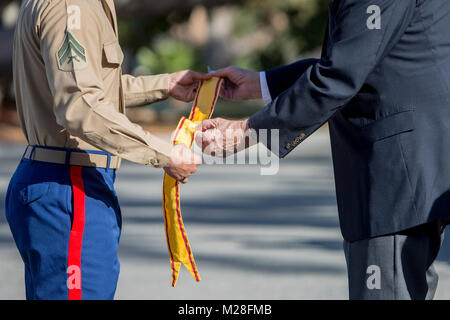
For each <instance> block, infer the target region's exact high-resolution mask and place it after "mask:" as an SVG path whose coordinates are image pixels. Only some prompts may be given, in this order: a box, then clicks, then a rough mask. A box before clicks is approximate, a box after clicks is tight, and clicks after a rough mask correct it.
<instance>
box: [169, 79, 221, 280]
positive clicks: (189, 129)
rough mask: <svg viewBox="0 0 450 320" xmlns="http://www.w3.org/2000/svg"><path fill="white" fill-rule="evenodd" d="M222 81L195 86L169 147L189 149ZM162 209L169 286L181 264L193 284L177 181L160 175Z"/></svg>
mask: <svg viewBox="0 0 450 320" xmlns="http://www.w3.org/2000/svg"><path fill="white" fill-rule="evenodd" d="M221 85H222V80H221V79H219V78H212V79H210V80H207V81H202V82H201V83H200V85H199V89H198V92H197V95H196V97H195V100H194V105H193V106H192V110H191V113H190V115H189V118H188V119H187V118H185V117H183V118H182V119H181V120H180V123H179V124H178V126H177V130H176V131H175V135H174V137H173V140H172V144H174V145H176V144H179V143H184V144H185V145H186V146H188V147H192V144H193V141H194V131H195V127H196V125H197V124H198V123H199V122H200V121H203V120H206V119H209V118H210V117H211V115H212V113H213V111H214V107H215V105H216V103H217V99H218V98H219V91H220V87H221ZM163 209H164V222H165V232H166V239H167V247H168V249H169V255H170V264H171V269H172V287H175V285H176V283H177V280H178V275H179V272H180V266H181V264H184V265H185V266H186V268H187V269H188V270H189V272H190V273H191V274H192V276H193V277H194V278H195V280H196V281H200V275H199V274H198V270H197V267H196V265H195V260H194V256H193V255H192V251H191V246H190V245H189V241H188V238H187V235H186V230H185V228H184V224H183V218H182V216H181V208H180V186H179V182H178V181H177V180H175V179H173V178H172V177H170V176H169V175H167V174H165V175H164V183H163Z"/></svg>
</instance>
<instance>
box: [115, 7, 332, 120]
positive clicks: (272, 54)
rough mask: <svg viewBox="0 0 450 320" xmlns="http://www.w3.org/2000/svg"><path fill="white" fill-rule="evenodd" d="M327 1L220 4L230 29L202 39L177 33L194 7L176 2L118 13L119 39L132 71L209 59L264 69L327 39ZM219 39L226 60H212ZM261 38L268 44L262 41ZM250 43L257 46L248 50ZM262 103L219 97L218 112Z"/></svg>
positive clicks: (196, 65) (233, 112) (199, 64)
mask: <svg viewBox="0 0 450 320" xmlns="http://www.w3.org/2000/svg"><path fill="white" fill-rule="evenodd" d="M180 1H182V0H180ZM329 2H330V1H329V0H247V1H244V2H243V4H241V5H228V6H226V7H221V8H222V9H223V8H225V9H226V10H228V12H229V13H230V14H231V15H232V19H231V20H227V21H228V23H230V22H229V21H231V24H232V25H231V26H224V28H225V29H227V30H228V29H229V30H231V31H230V32H229V34H227V35H226V36H225V37H224V38H222V39H217V38H214V37H212V39H210V40H209V42H207V43H204V44H199V43H195V42H193V41H191V39H189V37H185V38H183V37H180V36H177V35H176V33H174V29H175V28H176V27H177V26H178V27H179V26H181V29H182V30H187V29H189V28H188V24H189V21H191V20H192V19H191V20H190V17H191V13H190V12H178V11H177V10H176V8H174V9H173V10H172V11H171V12H170V13H169V14H167V15H164V16H159V17H154V16H152V17H151V18H149V17H147V16H145V15H142V16H139V17H133V18H127V19H123V18H122V19H120V20H119V34H120V41H121V45H122V46H123V47H126V48H127V52H128V53H129V54H131V56H132V57H133V58H132V59H131V67H132V70H130V71H133V70H134V71H138V73H140V74H158V73H167V72H175V71H178V70H182V69H193V70H198V71H206V64H207V61H210V64H211V66H212V67H215V68H217V67H222V66H224V64H234V65H238V66H240V67H244V68H249V69H253V70H265V69H268V68H273V67H276V66H279V65H283V64H287V63H290V62H293V61H295V60H297V59H300V58H304V57H306V56H308V55H311V54H312V53H317V51H316V50H318V49H319V48H320V46H321V43H322V40H323V35H324V31H325V27H326V20H327V14H328V4H329ZM216 9H220V8H210V9H208V10H207V18H208V21H209V23H210V24H213V19H214V17H215V14H214V13H215V10H216ZM225 29H224V30H225ZM258 36H259V38H258ZM261 37H262V38H261ZM210 38H211V35H210ZM220 41H221V42H222V43H221V45H222V47H223V48H225V49H226V50H223V51H226V55H228V56H226V57H225V60H224V61H226V62H224V61H213V62H211V56H213V57H214V55H211V47H212V46H217V43H218V42H220ZM239 41H240V42H239ZM259 42H261V43H262V42H263V43H264V44H263V45H260V46H258V43H259ZM236 43H237V45H236ZM233 44H234V45H233ZM247 44H248V47H250V46H251V45H253V47H254V48H252V49H251V50H248V48H247ZM260 105H261V103H260V102H257V103H255V102H253V103H252V102H250V103H245V104H229V103H225V104H224V103H220V104H219V106H218V108H217V110H216V115H221V116H231V117H241V116H245V115H247V114H249V113H252V112H254V111H255V110H257V109H258V108H259V107H260ZM157 109H159V108H157ZM180 112H182V111H180Z"/></svg>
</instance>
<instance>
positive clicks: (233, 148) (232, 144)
mask: <svg viewBox="0 0 450 320" xmlns="http://www.w3.org/2000/svg"><path fill="white" fill-rule="evenodd" d="M198 130H199V132H198V134H197V135H196V137H195V142H196V144H197V145H198V146H199V147H201V148H202V151H203V152H204V153H205V154H207V155H211V156H216V155H217V156H219V157H227V156H229V155H231V154H234V153H237V152H239V151H241V150H243V149H245V148H248V147H249V136H248V132H249V127H248V119H245V120H237V121H236V120H234V121H233V120H226V119H222V118H216V119H211V120H205V121H203V122H202V124H201V125H200V126H199V128H198Z"/></svg>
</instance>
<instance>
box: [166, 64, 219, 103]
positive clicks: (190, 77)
mask: <svg viewBox="0 0 450 320" xmlns="http://www.w3.org/2000/svg"><path fill="white" fill-rule="evenodd" d="M211 77H212V76H211V75H209V74H204V73H199V72H194V71H191V70H184V71H179V72H175V73H172V74H170V76H169V95H170V96H171V97H172V98H175V99H177V100H180V101H184V102H189V101H192V100H194V98H195V94H196V91H197V87H198V82H199V81H200V80H208V79H211Z"/></svg>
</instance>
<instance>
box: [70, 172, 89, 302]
mask: <svg viewBox="0 0 450 320" xmlns="http://www.w3.org/2000/svg"><path fill="white" fill-rule="evenodd" d="M82 171H83V168H82V167H77V166H71V167H70V179H71V181H72V190H73V223H72V230H71V231H70V239H69V254H68V261H67V262H68V267H67V273H68V279H67V287H68V289H69V300H81V246H82V243H83V230H84V221H85V205H84V201H85V194H84V183H83V178H82Z"/></svg>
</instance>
